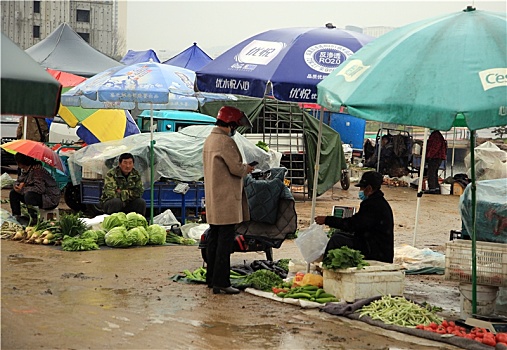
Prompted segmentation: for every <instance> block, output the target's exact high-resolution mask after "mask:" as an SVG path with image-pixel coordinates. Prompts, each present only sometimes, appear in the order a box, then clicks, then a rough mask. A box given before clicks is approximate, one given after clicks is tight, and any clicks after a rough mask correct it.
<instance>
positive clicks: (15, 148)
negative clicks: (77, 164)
mask: <svg viewBox="0 0 507 350" xmlns="http://www.w3.org/2000/svg"><path fill="white" fill-rule="evenodd" d="M0 147H2V148H3V149H4V150H6V151H7V152H9V153H13V154H16V153H18V152H19V153H21V154H24V155H25V156H28V157H32V158H35V159H38V160H40V161H42V162H44V163H46V164H47V165H49V166H52V167H53V168H55V169H56V170H59V171H61V172H62V173H64V174H66V173H67V170H66V169H65V165H63V163H62V160H61V158H60V156H59V155H58V154H57V153H56V152H55V151H53V150H52V149H51V148H49V147H48V146H46V145H45V144H44V143H42V142H37V141H32V140H15V141H11V142H7V143H4V144H3V145H1V146H0Z"/></svg>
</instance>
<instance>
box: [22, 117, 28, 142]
mask: <svg viewBox="0 0 507 350" xmlns="http://www.w3.org/2000/svg"><path fill="white" fill-rule="evenodd" d="M27 122H28V117H27V116H26V115H25V116H23V140H26V124H27Z"/></svg>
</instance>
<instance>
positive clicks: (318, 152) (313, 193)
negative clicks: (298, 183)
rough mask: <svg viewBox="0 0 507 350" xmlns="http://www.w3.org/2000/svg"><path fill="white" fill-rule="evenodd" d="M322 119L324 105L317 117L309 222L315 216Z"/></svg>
mask: <svg viewBox="0 0 507 350" xmlns="http://www.w3.org/2000/svg"><path fill="white" fill-rule="evenodd" d="M323 119H324V107H322V106H321V107H320V118H319V134H318V137H317V154H316V155H315V168H314V172H313V188H312V211H311V215H310V224H311V223H312V222H313V219H314V218H315V207H316V205H317V185H318V183H319V168H320V147H321V143H322V124H323Z"/></svg>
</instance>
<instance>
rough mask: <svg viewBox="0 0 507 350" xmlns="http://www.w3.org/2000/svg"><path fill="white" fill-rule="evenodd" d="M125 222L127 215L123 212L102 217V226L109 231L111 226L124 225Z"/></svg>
mask: <svg viewBox="0 0 507 350" xmlns="http://www.w3.org/2000/svg"><path fill="white" fill-rule="evenodd" d="M126 224H127V215H125V213H122V212H119V213H114V214H111V215H109V216H106V217H105V218H104V221H103V222H102V228H104V230H106V232H109V230H111V229H112V228H113V227H118V226H125V225H126Z"/></svg>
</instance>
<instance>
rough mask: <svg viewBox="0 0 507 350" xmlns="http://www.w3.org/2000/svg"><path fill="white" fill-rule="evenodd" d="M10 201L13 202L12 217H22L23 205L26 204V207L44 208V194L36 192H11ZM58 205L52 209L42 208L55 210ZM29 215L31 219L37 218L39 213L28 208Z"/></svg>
mask: <svg viewBox="0 0 507 350" xmlns="http://www.w3.org/2000/svg"><path fill="white" fill-rule="evenodd" d="M9 200H10V202H11V210H12V215H21V203H25V204H26V205H29V206H33V207H39V208H42V194H40V193H36V192H31V191H30V192H25V194H20V193H18V192H16V191H14V190H11V192H10V193H9ZM56 207H57V205H55V206H53V207H51V208H42V209H54V208H56ZM28 213H29V214H30V216H31V217H35V218H37V211H36V210H35V209H32V208H28Z"/></svg>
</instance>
